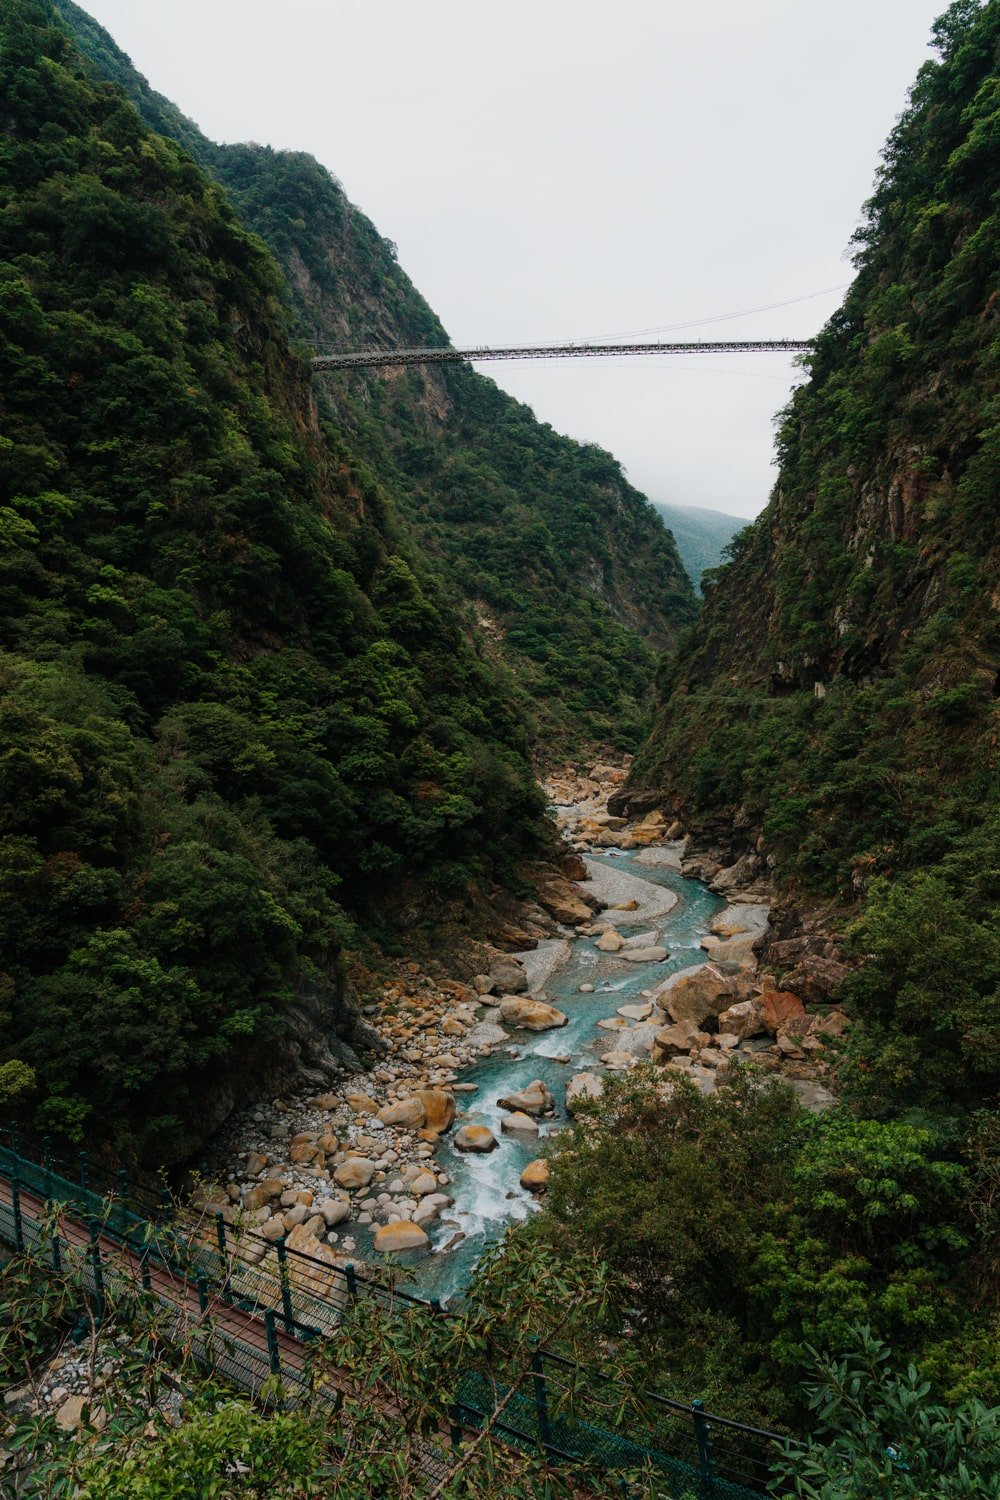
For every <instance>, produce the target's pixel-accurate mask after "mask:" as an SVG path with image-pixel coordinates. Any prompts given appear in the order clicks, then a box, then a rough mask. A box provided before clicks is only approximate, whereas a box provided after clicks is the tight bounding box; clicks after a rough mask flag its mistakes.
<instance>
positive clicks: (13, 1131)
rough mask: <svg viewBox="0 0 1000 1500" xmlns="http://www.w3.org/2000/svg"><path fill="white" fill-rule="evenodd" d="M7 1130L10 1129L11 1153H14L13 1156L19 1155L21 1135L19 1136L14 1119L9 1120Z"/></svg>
mask: <svg viewBox="0 0 1000 1500" xmlns="http://www.w3.org/2000/svg"><path fill="white" fill-rule="evenodd" d="M9 1130H10V1149H11V1150H12V1151H13V1153H14V1155H15V1156H20V1154H21V1137H20V1133H19V1132H18V1128H17V1121H16V1120H11V1122H10V1126H9Z"/></svg>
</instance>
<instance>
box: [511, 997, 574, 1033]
mask: <svg viewBox="0 0 1000 1500" xmlns="http://www.w3.org/2000/svg"><path fill="white" fill-rule="evenodd" d="M500 1014H501V1016H502V1017H503V1019H504V1020H505V1021H506V1022H507V1024H508V1025H509V1026H520V1027H523V1028H524V1030H526V1031H550V1030H552V1028H553V1027H555V1026H565V1025H566V1022H567V1020H568V1019H569V1017H568V1016H566V1015H564V1014H563V1012H562V1011H561V1010H556V1008H555V1006H554V1005H547V1004H546V1003H545V1001H544V1000H533V999H532V998H531V996H530V995H525V996H523V997H522V996H520V995H504V996H503V998H502V999H501V1001H500Z"/></svg>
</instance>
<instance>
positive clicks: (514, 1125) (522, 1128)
mask: <svg viewBox="0 0 1000 1500" xmlns="http://www.w3.org/2000/svg"><path fill="white" fill-rule="evenodd" d="M500 1129H501V1130H502V1131H504V1133H505V1134H507V1135H537V1134H538V1121H537V1120H533V1119H532V1118H531V1116H530V1115H526V1114H525V1113H524V1111H523V1110H520V1109H519V1110H515V1111H514V1113H513V1114H512V1115H504V1117H503V1119H502V1120H501V1121H500Z"/></svg>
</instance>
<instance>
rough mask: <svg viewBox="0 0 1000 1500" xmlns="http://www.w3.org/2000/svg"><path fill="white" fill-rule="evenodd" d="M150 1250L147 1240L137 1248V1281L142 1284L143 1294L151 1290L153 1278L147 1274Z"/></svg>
mask: <svg viewBox="0 0 1000 1500" xmlns="http://www.w3.org/2000/svg"><path fill="white" fill-rule="evenodd" d="M152 1248H153V1247H152V1245H151V1243H150V1241H149V1240H144V1241H143V1243H142V1244H141V1245H140V1246H139V1280H140V1281H141V1282H142V1289H143V1291H144V1292H151V1291H152V1290H153V1278H152V1277H151V1276H150V1274H149V1257H150V1254H151V1252H152Z"/></svg>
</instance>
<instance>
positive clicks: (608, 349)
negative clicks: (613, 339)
mask: <svg viewBox="0 0 1000 1500" xmlns="http://www.w3.org/2000/svg"><path fill="white" fill-rule="evenodd" d="M814 343H815V340H814V339H740V340H726V341H725V342H720V341H715V340H713V341H703V342H699V343H694V342H691V341H690V340H688V341H685V342H681V343H672V344H664V343H653V344H517V345H514V346H512V347H510V348H493V349H452V348H450V347H448V346H443V347H442V346H440V345H439V346H436V347H430V348H423V349H353V350H339V351H333V352H331V353H329V354H317V355H315V357H314V358H313V361H312V363H313V368H314V369H317V370H355V369H369V370H371V369H380V368H384V367H385V366H387V365H442V364H457V363H460V362H461V361H462V360H468V361H469V363H470V364H479V363H480V362H481V361H483V360H489V359H594V358H600V357H601V356H603V355H609V354H613V355H621V354H632V355H637V354H779V353H780V354H802V353H804V352H806V351H807V350H809V349H811V348H812V347H813V345H814Z"/></svg>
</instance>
